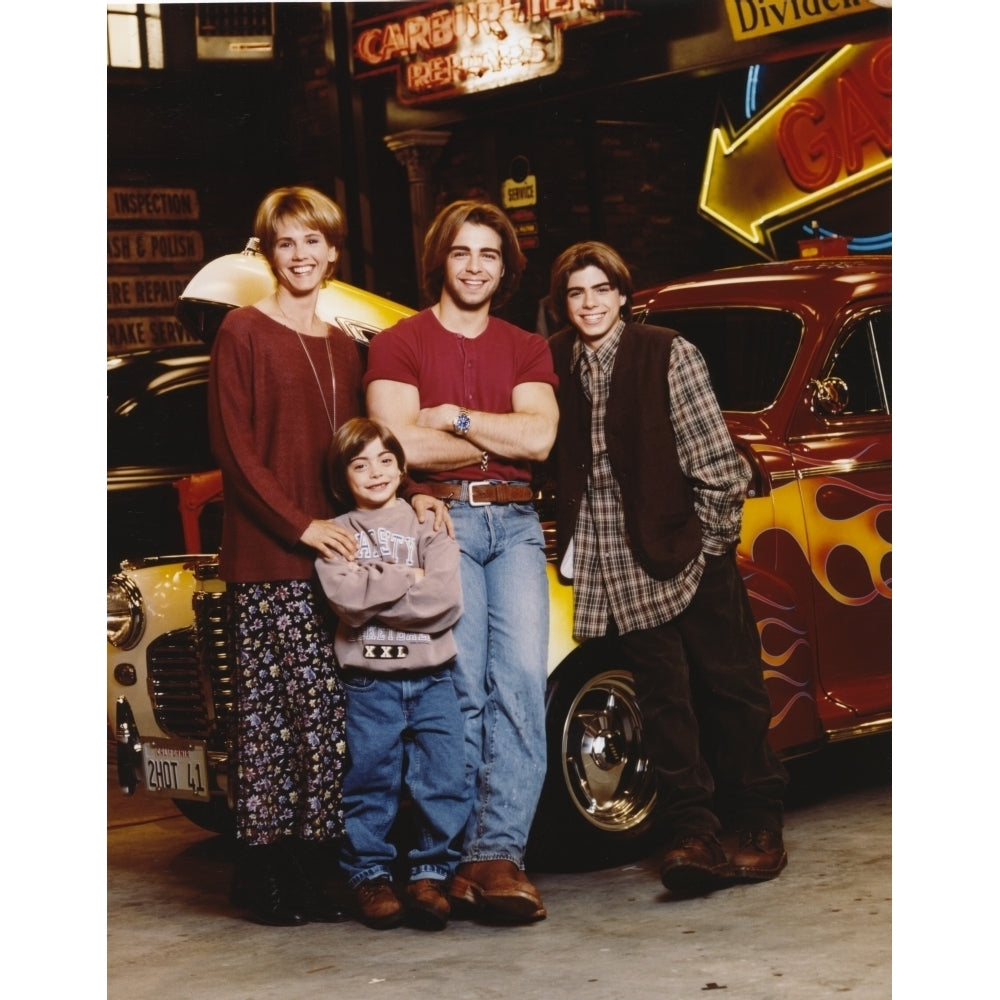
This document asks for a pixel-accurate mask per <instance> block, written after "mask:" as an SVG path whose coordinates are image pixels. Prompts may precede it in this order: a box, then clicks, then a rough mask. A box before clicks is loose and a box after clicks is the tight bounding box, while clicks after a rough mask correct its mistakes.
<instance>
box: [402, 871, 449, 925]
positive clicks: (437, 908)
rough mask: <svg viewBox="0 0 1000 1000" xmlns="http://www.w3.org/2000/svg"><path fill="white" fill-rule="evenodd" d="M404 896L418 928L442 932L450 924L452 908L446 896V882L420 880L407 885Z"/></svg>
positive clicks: (429, 879)
mask: <svg viewBox="0 0 1000 1000" xmlns="http://www.w3.org/2000/svg"><path fill="white" fill-rule="evenodd" d="M404 894H405V896H406V905H407V908H408V909H409V910H410V914H411V916H412V917H413V919H414V922H415V923H416V924H417V925H418V926H421V927H428V928H430V929H432V930H440V929H441V928H442V927H444V926H445V925H446V924H447V923H448V917H450V916H451V906H450V905H449V903H448V897H447V896H445V894H444V882H442V881H440V880H439V879H433V878H418V879H416V880H415V881H413V882H410V883H409V885H407V887H406V889H405V890H404Z"/></svg>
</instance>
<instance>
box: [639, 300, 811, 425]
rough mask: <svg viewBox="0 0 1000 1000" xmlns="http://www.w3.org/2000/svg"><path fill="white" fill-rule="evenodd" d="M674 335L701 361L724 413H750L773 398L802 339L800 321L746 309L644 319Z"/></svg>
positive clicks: (717, 309)
mask: <svg viewBox="0 0 1000 1000" xmlns="http://www.w3.org/2000/svg"><path fill="white" fill-rule="evenodd" d="M645 322H646V323H649V324H652V325H654V326H666V327H670V328H671V329H673V330H677V331H678V332H679V333H680V334H681V336H683V337H684V339H685V340H689V341H690V342H691V343H692V344H694V345H695V346H696V347H697V348H698V350H699V351H701V353H702V355H703V356H704V358H705V363H706V364H707V365H708V371H709V374H710V376H711V379H712V387H713V388H714V389H715V394H716V396H717V397H718V400H719V406H720V407H721V408H722V409H723V410H729V411H733V410H740V411H744V412H754V411H756V410H764V409H767V407H769V406H770V405H771V404H772V403H773V402H774V400H775V399H776V398H777V396H778V393H779V391H780V390H781V387H782V385H784V383H785V379H786V378H787V377H788V372H789V370H790V369H791V367H792V361H793V359H794V358H795V352H796V351H797V350H798V347H799V342H800V341H801V339H802V321H801V320H800V319H799V317H798V316H796V315H794V314H793V313H790V312H786V311H784V310H781V309H762V308H754V307H750V306H739V307H725V308H722V307H714V308H706V309H675V310H670V311H660V312H651V313H650V314H649V315H648V316H647V317H646V320H645Z"/></svg>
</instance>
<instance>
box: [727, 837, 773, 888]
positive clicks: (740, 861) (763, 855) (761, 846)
mask: <svg viewBox="0 0 1000 1000" xmlns="http://www.w3.org/2000/svg"><path fill="white" fill-rule="evenodd" d="M787 864H788V854H787V853H786V852H785V844H784V841H783V839H782V836H781V832H780V831H779V830H740V831H739V834H738V839H737V846H736V850H735V851H734V852H733V856H732V857H731V858H730V859H729V865H730V868H731V869H732V872H733V876H734V877H735V878H736V879H738V880H739V881H740V882H766V881H767V880H768V879H772V878H775V877H776V876H778V875H779V874H780V873H781V871H782V870H783V869H784V867H785V865H787Z"/></svg>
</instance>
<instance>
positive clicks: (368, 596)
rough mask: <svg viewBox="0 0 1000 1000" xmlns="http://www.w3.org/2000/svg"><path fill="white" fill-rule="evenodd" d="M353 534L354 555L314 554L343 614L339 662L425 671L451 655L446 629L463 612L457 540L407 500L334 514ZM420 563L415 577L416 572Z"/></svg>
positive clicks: (360, 666)
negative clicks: (422, 520)
mask: <svg viewBox="0 0 1000 1000" xmlns="http://www.w3.org/2000/svg"><path fill="white" fill-rule="evenodd" d="M335 520H336V523H337V524H340V525H343V526H344V527H345V528H347V530H348V531H350V532H352V533H353V535H354V537H355V538H356V539H357V540H358V545H359V551H358V557H357V559H356V560H348V559H344V558H343V556H334V557H333V558H332V559H324V558H322V557H321V558H319V559H317V560H316V572H317V574H318V576H319V582H320V584H321V585H322V587H323V592H324V593H325V594H326V596H327V599H328V600H329V602H330V605H331V606H332V607H333V609H334V611H336V612H337V615H338V616H339V618H340V624H339V625H338V627H337V635H336V637H335V640H334V648H335V649H336V652H337V659H338V660H339V662H340V665H341V666H342V667H354V668H357V669H361V670H372V671H399V670H424V669H426V668H428V667H437V666H440V665H442V664H444V663H447V662H448V661H449V660H451V659H452V658H453V657H454V656H455V653H456V651H457V650H456V646H455V639H454V637H453V635H452V632H451V629H452V626H453V625H454V624H455V622H457V621H458V619H459V616H460V615H461V613H462V587H461V581H460V578H459V548H458V542H456V541H455V540H454V539H453V538H450V537H449V536H448V533H447V532H446V531H445V530H444V529H443V528H442V529H440V530H439V531H435V530H434V525H433V519H432V518H430V517H429V518H428V519H427V522H426V523H425V524H421V523H420V522H419V521H418V520H417V516H416V514H414V512H413V508H412V507H410V505H409V504H408V503H406V502H405V501H404V500H397V501H396V503H394V504H390V505H389V506H388V507H383V508H381V509H380V510H353V511H351V512H350V513H349V514H342V515H341V516H340V517H338V518H336V519H335ZM418 567H419V568H421V569H423V571H424V576H423V577H422V578H421V579H420V580H418V579H417V578H416V574H415V573H414V570H415V569H416V568H418Z"/></svg>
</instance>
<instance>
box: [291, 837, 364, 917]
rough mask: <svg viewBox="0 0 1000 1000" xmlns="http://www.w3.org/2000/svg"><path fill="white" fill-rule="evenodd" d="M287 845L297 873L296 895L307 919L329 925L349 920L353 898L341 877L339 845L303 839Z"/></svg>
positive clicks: (295, 879)
mask: <svg viewBox="0 0 1000 1000" xmlns="http://www.w3.org/2000/svg"><path fill="white" fill-rule="evenodd" d="M288 846H289V848H290V852H289V853H290V855H291V863H292V865H293V867H294V872H295V874H294V888H293V892H294V894H295V898H296V899H297V900H298V903H299V908H300V909H301V911H302V913H303V914H304V915H305V917H306V919H307V920H312V921H315V922H316V923H327V924H332V923H339V922H340V921H341V920H347V919H348V918H349V917H350V916H351V910H350V899H349V898H348V896H347V895H346V893H347V887H346V885H344V881H343V877H342V876H340V874H339V865H338V858H339V853H340V852H339V846H338V845H337V844H335V843H315V842H313V841H303V840H294V841H291V842H290V843H289V845H288ZM338 890H339V891H338Z"/></svg>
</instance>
